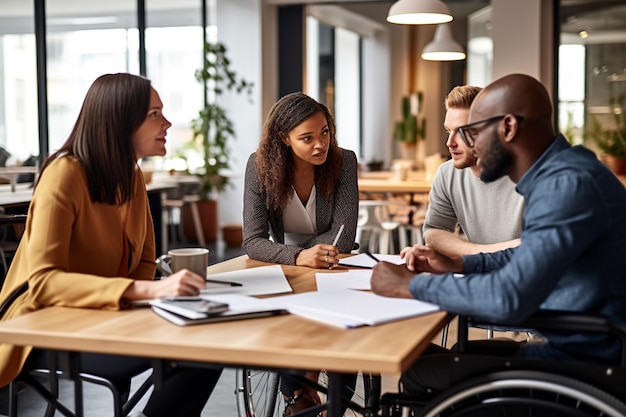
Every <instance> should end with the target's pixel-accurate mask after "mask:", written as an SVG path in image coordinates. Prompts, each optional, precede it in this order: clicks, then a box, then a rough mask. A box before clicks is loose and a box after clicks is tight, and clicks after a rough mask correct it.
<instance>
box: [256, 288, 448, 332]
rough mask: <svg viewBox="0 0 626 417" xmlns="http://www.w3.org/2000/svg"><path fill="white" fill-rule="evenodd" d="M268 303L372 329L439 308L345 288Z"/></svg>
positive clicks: (343, 324) (330, 321)
mask: <svg viewBox="0 0 626 417" xmlns="http://www.w3.org/2000/svg"><path fill="white" fill-rule="evenodd" d="M268 301H269V302H271V303H272V304H274V305H276V306H277V307H280V308H284V309H286V310H288V311H289V312H290V313H292V314H298V315H302V316H304V317H307V318H310V319H313V320H317V321H321V322H325V323H328V324H331V325H334V326H340V327H345V328H351V327H358V326H363V325H370V326H373V325H376V324H381V323H386V322H389V321H393V320H400V319H404V318H409V317H415V316H419V315H422V314H428V313H432V312H435V311H438V310H439V306H437V305H435V304H431V303H426V302H423V301H419V300H414V299H406V298H390V297H382V296H379V295H376V294H374V293H371V292H363V291H355V290H347V289H335V290H330V291H314V292H305V293H300V294H293V295H284V296H280V297H273V298H270V299H268Z"/></svg>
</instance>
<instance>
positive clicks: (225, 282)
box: [205, 279, 243, 287]
mask: <svg viewBox="0 0 626 417" xmlns="http://www.w3.org/2000/svg"><path fill="white" fill-rule="evenodd" d="M205 281H206V282H208V283H210V284H222V285H230V286H231V287H243V284H241V283H239V282H231V281H218V280H216V279H206V280H205Z"/></svg>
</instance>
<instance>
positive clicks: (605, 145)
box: [589, 95, 626, 158]
mask: <svg viewBox="0 0 626 417" xmlns="http://www.w3.org/2000/svg"><path fill="white" fill-rule="evenodd" d="M624 101H625V97H624V95H621V96H619V97H618V98H617V99H613V100H611V101H610V103H609V104H610V107H611V109H612V113H611V116H612V120H613V127H612V128H607V127H604V126H603V125H602V124H600V122H598V119H597V118H596V117H593V118H592V120H591V129H590V130H589V137H590V138H591V139H592V140H593V141H594V142H595V143H596V145H597V146H598V148H599V149H600V150H601V151H602V152H604V153H606V154H607V155H612V156H615V157H617V158H626V114H624V111H625V110H626V109H625V108H624Z"/></svg>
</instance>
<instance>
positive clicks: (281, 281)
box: [200, 265, 293, 295]
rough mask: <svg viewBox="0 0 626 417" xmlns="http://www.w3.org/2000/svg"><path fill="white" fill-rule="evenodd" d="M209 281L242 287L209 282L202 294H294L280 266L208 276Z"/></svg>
mask: <svg viewBox="0 0 626 417" xmlns="http://www.w3.org/2000/svg"><path fill="white" fill-rule="evenodd" d="M207 279H210V280H215V281H227V282H237V283H239V284H242V286H241V287H231V286H229V285H220V284H212V283H210V282H207V287H206V289H204V290H202V291H201V292H200V293H201V294H222V293H228V294H232V293H236V294H245V295H268V294H283V293H288V292H293V290H292V289H291V286H290V285H289V282H288V281H287V278H286V277H285V274H284V273H283V269H282V268H281V267H280V265H268V266H260V267H257V268H247V269H241V270H238V271H230V272H223V273H221V274H208V275H207Z"/></svg>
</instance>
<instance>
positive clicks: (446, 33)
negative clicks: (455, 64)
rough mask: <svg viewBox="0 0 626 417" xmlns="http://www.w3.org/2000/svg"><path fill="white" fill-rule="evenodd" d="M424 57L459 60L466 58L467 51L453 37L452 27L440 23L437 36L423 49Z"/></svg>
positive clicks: (427, 58)
mask: <svg viewBox="0 0 626 417" xmlns="http://www.w3.org/2000/svg"><path fill="white" fill-rule="evenodd" d="M422 59H424V60H426V61H459V60H461V59H465V51H464V50H463V47H462V46H461V45H459V44H458V43H457V42H456V41H455V40H454V39H453V38H452V32H451V31H450V27H449V26H448V25H446V24H444V25H438V26H437V29H436V30H435V37H434V38H433V40H432V41H430V42H429V43H428V44H427V45H426V46H425V47H424V50H423V51H422Z"/></svg>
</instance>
